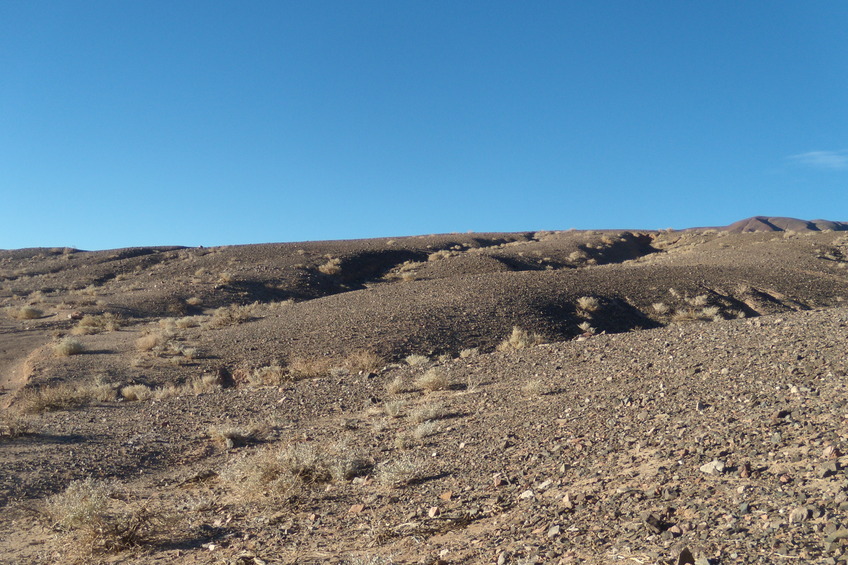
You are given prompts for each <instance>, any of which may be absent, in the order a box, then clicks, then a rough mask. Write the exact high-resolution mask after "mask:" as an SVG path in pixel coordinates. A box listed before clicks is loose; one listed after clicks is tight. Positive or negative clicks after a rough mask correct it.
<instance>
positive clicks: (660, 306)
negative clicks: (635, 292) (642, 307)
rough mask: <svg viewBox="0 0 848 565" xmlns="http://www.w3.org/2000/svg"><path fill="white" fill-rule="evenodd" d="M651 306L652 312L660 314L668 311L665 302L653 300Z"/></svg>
mask: <svg viewBox="0 0 848 565" xmlns="http://www.w3.org/2000/svg"><path fill="white" fill-rule="evenodd" d="M651 307H652V308H653V309H654V312H656V313H657V314H660V315H662V314H667V313H668V311H669V307H668V304H666V303H665V302H654V303H653V304H651Z"/></svg>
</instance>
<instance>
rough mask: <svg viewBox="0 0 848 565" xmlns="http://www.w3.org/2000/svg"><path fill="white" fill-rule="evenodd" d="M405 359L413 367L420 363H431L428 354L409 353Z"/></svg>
mask: <svg viewBox="0 0 848 565" xmlns="http://www.w3.org/2000/svg"><path fill="white" fill-rule="evenodd" d="M404 361H406V364H407V365H409V366H411V367H417V366H419V365H426V364H427V363H429V362H430V358H429V357H427V356H426V355H407V356H406V357H405V358H404Z"/></svg>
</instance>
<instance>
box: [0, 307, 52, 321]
mask: <svg viewBox="0 0 848 565" xmlns="http://www.w3.org/2000/svg"><path fill="white" fill-rule="evenodd" d="M6 314H7V315H8V316H9V317H10V318H14V319H15V320H35V319H37V318H40V317H41V316H43V315H44V312H42V311H41V310H39V309H38V308H33V307H32V306H22V307H20V308H7V309H6Z"/></svg>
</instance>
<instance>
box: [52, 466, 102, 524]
mask: <svg viewBox="0 0 848 565" xmlns="http://www.w3.org/2000/svg"><path fill="white" fill-rule="evenodd" d="M112 492H113V487H112V485H111V484H110V483H108V482H105V481H99V480H96V479H92V478H88V479H82V480H78V481H74V482H72V483H71V484H70V485H68V488H67V489H65V492H63V493H60V494H57V495H54V496H52V497H50V498H49V499H48V500H47V511H48V514H49V516H50V517H51V518H52V519H53V521H54V524H55V526H56V527H58V528H60V529H63V530H72V529H77V528H86V527H96V526H97V525H99V524H98V522H99V521H100V520H101V519H102V516H103V514H104V513H105V512H106V508H107V506H108V504H109V496H110V495H111V494H112Z"/></svg>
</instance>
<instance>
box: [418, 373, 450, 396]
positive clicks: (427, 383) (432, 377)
mask: <svg viewBox="0 0 848 565" xmlns="http://www.w3.org/2000/svg"><path fill="white" fill-rule="evenodd" d="M450 384H451V382H450V379H449V378H448V374H447V372H445V370H444V369H442V368H441V367H433V368H431V369H427V371H425V372H424V374H423V375H421V376H419V377H418V378H417V379H415V386H416V387H417V388H419V389H421V390H423V391H425V392H435V391H437V390H445V389H447V388H449V387H450Z"/></svg>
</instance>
